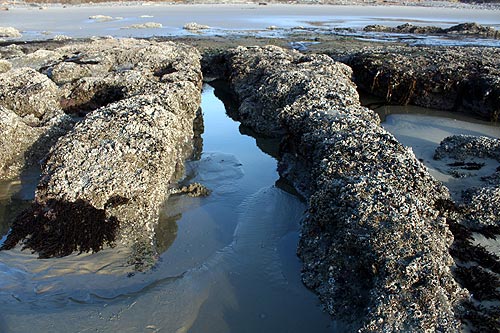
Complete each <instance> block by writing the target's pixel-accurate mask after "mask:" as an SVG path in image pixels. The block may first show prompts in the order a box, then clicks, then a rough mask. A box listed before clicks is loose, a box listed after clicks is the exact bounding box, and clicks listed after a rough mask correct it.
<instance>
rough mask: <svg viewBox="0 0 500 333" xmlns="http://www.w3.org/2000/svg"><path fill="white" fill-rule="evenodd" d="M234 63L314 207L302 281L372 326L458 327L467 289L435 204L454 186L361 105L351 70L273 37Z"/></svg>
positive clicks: (303, 243) (252, 118)
mask: <svg viewBox="0 0 500 333" xmlns="http://www.w3.org/2000/svg"><path fill="white" fill-rule="evenodd" d="M225 62H226V69H225V71H223V72H225V76H226V78H227V79H228V80H229V82H230V84H231V86H232V88H233V90H234V93H235V95H236V96H237V97H238V99H239V102H240V106H239V109H238V112H237V117H238V118H239V120H240V121H241V122H242V123H243V124H245V125H247V126H250V127H252V129H254V130H255V131H257V132H259V133H261V134H265V135H269V136H283V137H284V141H283V142H282V144H281V151H282V152H281V154H282V156H281V158H280V163H279V167H278V169H279V172H280V174H281V175H282V176H283V177H285V178H287V179H288V180H289V181H291V182H292V183H293V184H294V185H295V187H296V188H297V189H298V190H299V191H300V192H301V193H302V194H303V195H304V196H305V197H306V198H307V199H308V206H309V208H308V214H307V216H306V218H305V220H304V221H303V227H302V233H301V239H300V244H299V249H298V253H299V255H300V257H301V259H302V260H303V262H304V265H303V276H302V277H303V281H304V282H305V283H306V285H307V286H308V287H310V288H311V289H313V290H315V291H316V292H317V293H318V294H319V296H320V298H321V300H322V301H323V303H324V304H325V308H326V309H327V310H328V312H329V313H331V314H333V315H336V316H337V317H339V318H342V319H344V320H350V321H354V322H355V324H353V326H357V327H356V328H360V330H361V331H364V332H381V331H384V332H396V331H397V332H401V331H424V330H432V331H441V332H456V331H458V330H459V328H460V322H459V321H458V320H457V317H456V316H457V312H456V307H457V306H458V305H459V303H460V302H461V301H462V300H464V299H465V298H466V297H467V292H466V291H465V290H463V289H461V288H460V287H459V286H458V284H457V283H456V282H455V280H454V278H453V276H452V274H451V271H450V267H451V266H452V265H453V259H452V258H451V256H450V255H449V253H448V248H449V246H450V245H451V243H452V241H453V237H452V235H451V233H450V231H449V230H448V227H447V225H446V220H445V219H444V218H443V217H442V216H441V215H440V213H439V212H438V211H437V210H436V209H435V208H434V207H435V205H436V202H438V201H439V200H442V199H446V198H449V193H448V191H447V189H446V188H444V187H443V186H442V185H441V184H440V183H439V182H437V181H435V180H434V179H433V178H432V177H431V176H430V175H429V173H428V172H427V170H426V168H425V167H424V166H423V165H422V164H421V163H420V162H419V161H418V160H417V159H416V158H415V156H414V155H413V153H412V152H411V150H409V149H408V148H405V147H404V146H402V145H401V144H400V143H398V141H397V140H396V139H395V138H394V137H393V136H392V135H391V134H389V133H388V132H386V131H385V130H384V129H383V128H382V127H380V126H379V119H378V116H377V115H376V114H375V113H373V112H372V111H371V110H369V109H366V108H364V107H362V106H360V104H359V97H358V95H357V92H356V87H355V85H354V84H353V82H352V81H351V80H350V76H351V74H352V72H351V70H350V69H349V68H348V67H347V66H345V65H343V64H340V63H336V62H334V61H332V60H331V59H330V58H328V57H326V56H324V55H302V54H300V53H298V52H288V51H285V50H283V49H280V48H277V47H271V46H269V47H264V48H243V47H239V48H237V49H234V50H231V51H228V52H227V53H226V55H225ZM360 318H361V319H360Z"/></svg>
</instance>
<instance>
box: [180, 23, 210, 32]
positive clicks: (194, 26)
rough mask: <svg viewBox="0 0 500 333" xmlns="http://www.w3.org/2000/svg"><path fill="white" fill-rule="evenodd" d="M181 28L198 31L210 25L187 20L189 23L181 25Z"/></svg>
mask: <svg viewBox="0 0 500 333" xmlns="http://www.w3.org/2000/svg"><path fill="white" fill-rule="evenodd" d="M182 29H184V30H190V31H199V30H206V29H210V27H209V26H208V25H204V24H199V23H196V22H189V23H186V24H184V26H183V27H182Z"/></svg>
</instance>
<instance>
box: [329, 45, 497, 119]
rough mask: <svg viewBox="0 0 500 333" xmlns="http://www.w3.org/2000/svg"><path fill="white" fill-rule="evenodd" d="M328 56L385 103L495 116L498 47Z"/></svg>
mask: <svg viewBox="0 0 500 333" xmlns="http://www.w3.org/2000/svg"><path fill="white" fill-rule="evenodd" d="M331 55H332V57H333V58H334V59H336V60H340V61H342V62H344V63H346V64H347V65H349V66H350V67H351V68H352V69H353V72H354V76H353V78H354V81H355V82H356V84H357V85H358V86H359V87H360V88H361V89H362V90H365V91H367V92H370V93H373V94H375V95H377V96H380V97H382V98H385V100H386V101H387V102H388V103H393V104H401V105H406V104H414V105H420V106H424V107H429V108H435V109H441V110H451V111H455V110H456V111H465V112H468V113H473V114H475V115H479V116H481V117H482V118H485V119H488V120H492V121H495V120H497V119H498V117H499V115H500V107H499V105H500V70H499V68H500V60H499V59H500V50H499V49H497V48H474V47H447V48H440V47H434V48H427V47H418V48H416V47H398V46H393V47H383V48H380V47H374V48H366V49H362V50H361V51H355V52H352V53H351V54H349V55H347V56H346V55H339V56H337V55H336V54H335V52H332V53H331Z"/></svg>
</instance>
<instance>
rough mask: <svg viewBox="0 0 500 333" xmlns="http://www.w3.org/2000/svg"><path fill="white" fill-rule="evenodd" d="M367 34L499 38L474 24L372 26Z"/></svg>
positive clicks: (488, 28)
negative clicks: (445, 26) (385, 33)
mask: <svg viewBox="0 0 500 333" xmlns="http://www.w3.org/2000/svg"><path fill="white" fill-rule="evenodd" d="M363 30H364V31H367V32H390V33H398V34H453V35H468V36H470V35H474V36H480V37H486V38H500V32H499V31H497V30H495V28H492V27H486V26H483V25H480V24H477V23H474V22H468V23H461V24H457V25H454V26H451V27H449V28H440V27H436V26H420V25H413V24H411V23H405V24H402V25H398V26H396V27H388V26H385V25H379V24H373V25H367V26H366V27H364V28H363Z"/></svg>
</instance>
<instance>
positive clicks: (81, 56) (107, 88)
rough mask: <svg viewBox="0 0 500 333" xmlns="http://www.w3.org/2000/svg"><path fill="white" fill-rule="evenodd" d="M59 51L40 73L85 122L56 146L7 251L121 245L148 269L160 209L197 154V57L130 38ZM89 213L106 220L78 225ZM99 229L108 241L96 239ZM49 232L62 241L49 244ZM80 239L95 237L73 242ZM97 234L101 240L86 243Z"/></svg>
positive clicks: (62, 251)
mask: <svg viewBox="0 0 500 333" xmlns="http://www.w3.org/2000/svg"><path fill="white" fill-rule="evenodd" d="M54 53H55V54H50V57H49V58H48V59H47V60H48V62H47V63H46V64H44V65H41V66H40V71H41V72H42V73H44V74H37V75H39V76H43V77H44V80H48V82H50V85H51V86H53V87H55V90H57V93H58V96H59V100H58V103H59V106H60V108H61V109H64V110H65V111H66V112H69V113H73V114H77V115H79V116H84V118H83V120H81V121H80V122H79V123H78V124H77V125H76V126H75V127H74V128H73V129H72V130H71V131H70V132H69V133H68V134H66V135H65V136H63V137H61V138H60V139H59V140H58V142H57V144H55V145H54V146H53V147H52V148H51V150H50V153H49V154H48V156H47V157H46V163H45V165H44V169H43V173H42V179H41V181H40V183H39V185H38V188H37V191H36V195H35V202H34V204H33V206H32V208H31V210H30V211H28V212H25V213H24V215H23V216H21V217H19V218H18V219H17V220H16V221H14V224H13V226H12V231H11V233H10V234H9V238H8V240H7V242H6V246H4V248H8V247H11V246H13V245H15V244H16V243H18V242H19V241H21V240H23V239H26V241H25V242H24V245H25V246H27V247H29V248H31V249H33V250H35V251H37V252H39V253H40V255H43V256H45V257H50V256H60V255H66V254H68V253H70V252H71V251H74V250H78V251H88V250H94V251H95V250H98V249H100V247H102V246H103V243H113V242H120V243H122V244H125V245H127V246H131V247H132V248H133V249H134V250H135V252H134V254H133V255H134V256H135V257H134V258H132V261H133V263H134V264H136V266H137V268H139V269H140V268H141V267H148V266H150V265H151V262H144V260H150V261H152V260H153V258H151V256H150V257H149V258H148V257H146V258H145V257H144V256H143V255H144V254H149V255H152V256H154V253H155V249H154V226H155V223H156V222H157V221H158V213H159V208H160V206H161V204H162V203H163V202H164V200H165V199H166V196H167V195H168V194H167V193H168V187H169V186H171V184H173V183H174V182H175V181H176V180H177V179H178V178H179V177H180V176H182V173H183V162H184V159H185V158H187V157H188V156H189V155H190V153H191V150H192V139H193V121H194V119H195V117H196V114H197V111H198V109H199V105H200V98H201V70H200V62H199V58H200V56H199V53H198V52H197V51H196V50H195V49H194V48H191V47H188V46H186V45H182V44H175V43H172V42H165V43H156V42H149V41H139V40H132V39H122V40H115V39H105V40H97V41H94V42H91V43H81V44H69V45H67V46H64V47H61V48H58V49H55V50H54ZM54 58H57V60H56V61H54ZM12 71H14V70H12ZM12 71H11V72H12ZM30 71H33V72H34V73H36V72H35V71H34V70H31V69H30ZM44 82H45V81H44ZM49 91H50V90H49ZM21 109H23V110H27V109H28V110H29V108H27V107H23V108H21ZM25 112H27V111H25ZM33 112H34V111H33ZM72 205H73V206H72ZM68 207H73V208H72V209H69V208H68ZM89 207H91V208H89ZM41 210H42V211H43V212H44V214H45V215H43V216H42V217H40V214H39V212H40V211H41ZM51 212H53V213H51ZM87 213H88V216H101V217H100V218H94V219H87V220H88V222H89V223H87V224H85V223H80V222H79V221H82V216H83V217H84V216H87V215H86V214H87ZM68 214H69V215H68ZM62 215H64V216H65V219H67V220H68V221H66V220H65V221H66V222H68V223H70V224H69V225H68V223H66V222H65V221H63V220H62V219H61V218H60V216H62ZM69 217H72V219H70V218H69ZM59 220H61V224H60V225H59V224H58V222H57V221H59ZM83 220H84V221H87V220H85V219H83ZM69 221H73V222H72V224H71V222H69ZM32 225H36V226H37V227H36V228H34V227H32ZM106 225H110V228H107V227H104V226H106ZM102 228H104V229H105V230H106V231H107V233H106V236H105V237H104V238H102V237H103V236H102V235H101V236H98V235H97V234H95V235H94V233H101V231H99V230H101V229H102ZM44 230H51V233H54V234H58V235H59V237H52V238H50V237H49V238H46V241H43V239H45V237H42V236H41V235H42V234H43V233H44ZM79 232H83V233H86V234H88V235H87V236H86V237H84V238H81V237H70V236H69V234H74V233H79ZM68 233H69V234H68ZM66 236H68V237H66ZM94 236H95V237H96V239H101V242H94V241H92V243H89V240H90V239H93V237H94ZM99 237H101V238H99ZM33 239H36V240H37V241H36V242H34V241H31V240H33ZM98 243H100V245H99V244H98ZM89 244H91V245H89ZM139 252H140V253H139Z"/></svg>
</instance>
